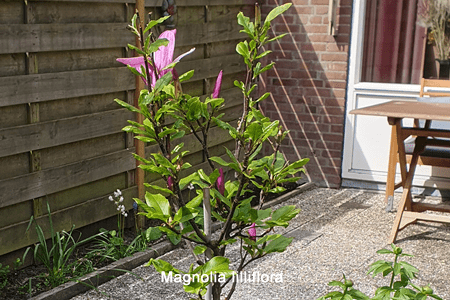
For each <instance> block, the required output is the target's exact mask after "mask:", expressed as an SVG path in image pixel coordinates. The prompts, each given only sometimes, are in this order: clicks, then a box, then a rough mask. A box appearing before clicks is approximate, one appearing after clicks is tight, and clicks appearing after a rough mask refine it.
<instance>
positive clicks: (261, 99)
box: [255, 92, 270, 103]
mask: <svg viewBox="0 0 450 300" xmlns="http://www.w3.org/2000/svg"><path fill="white" fill-rule="evenodd" d="M269 96H270V92H267V93H264V95H262V96H261V97H259V98H258V100H256V101H255V102H256V103H258V102H261V101H263V100H264V99H266V98H267V97H269Z"/></svg>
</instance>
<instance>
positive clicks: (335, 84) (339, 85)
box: [325, 80, 347, 89]
mask: <svg viewBox="0 0 450 300" xmlns="http://www.w3.org/2000/svg"><path fill="white" fill-rule="evenodd" d="M325 87H329V88H332V89H345V88H346V87H347V81H343V80H342V81H341V80H339V81H338V80H326V81H325Z"/></svg>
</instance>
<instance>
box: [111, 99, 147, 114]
mask: <svg viewBox="0 0 450 300" xmlns="http://www.w3.org/2000/svg"><path fill="white" fill-rule="evenodd" d="M114 101H115V102H116V103H117V104H119V105H121V106H123V107H125V108H126V109H128V110H129V111H132V112H136V113H139V114H142V112H141V111H140V110H139V109H137V108H136V107H134V106H133V105H131V104H128V103H126V102H124V101H122V100H120V99H114Z"/></svg>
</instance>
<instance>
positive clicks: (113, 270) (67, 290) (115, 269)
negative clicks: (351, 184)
mask: <svg viewBox="0 0 450 300" xmlns="http://www.w3.org/2000/svg"><path fill="white" fill-rule="evenodd" d="M314 187H315V185H314V183H311V182H308V183H305V184H303V185H301V186H299V187H297V188H296V189H294V190H292V191H290V192H288V193H286V194H284V195H282V196H280V197H278V198H276V199H274V200H272V201H269V202H267V203H265V204H264V205H263V207H262V208H263V209H266V208H268V207H272V206H274V205H277V204H279V203H281V202H284V201H286V200H288V199H289V198H292V197H294V196H295V195H297V194H300V193H302V192H304V191H306V190H309V189H312V188H314ZM218 225H219V224H214V225H213V230H217V229H219V228H220V227H219V226H218ZM175 248H177V246H174V245H173V244H172V243H170V242H169V241H162V242H160V243H158V244H156V245H154V246H153V247H152V249H150V250H147V251H144V252H137V253H135V254H133V255H132V256H129V257H125V258H122V259H120V260H118V261H115V262H113V263H111V264H109V265H107V266H105V267H103V268H100V269H98V270H97V271H95V272H92V273H89V274H87V275H85V276H83V277H82V278H81V279H80V280H79V281H77V282H74V281H71V282H67V283H65V284H62V285H60V286H58V287H56V288H54V289H51V290H50V291H47V292H44V293H41V294H39V295H37V296H35V297H33V298H31V300H63V299H70V298H72V297H75V296H77V295H79V294H81V293H84V292H86V291H88V290H90V289H91V286H95V287H97V286H99V285H100V284H103V283H105V282H107V281H109V280H111V279H113V278H115V277H117V276H120V275H123V274H124V272H123V271H121V270H132V269H134V268H137V267H138V266H140V265H142V264H144V263H146V262H148V261H149V260H150V258H156V257H158V256H161V255H163V254H166V253H168V252H169V251H172V250H173V249H175Z"/></svg>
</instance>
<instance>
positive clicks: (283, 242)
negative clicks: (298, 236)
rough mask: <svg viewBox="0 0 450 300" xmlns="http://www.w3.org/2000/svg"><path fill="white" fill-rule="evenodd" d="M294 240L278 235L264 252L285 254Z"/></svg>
mask: <svg viewBox="0 0 450 300" xmlns="http://www.w3.org/2000/svg"><path fill="white" fill-rule="evenodd" d="M293 239H294V238H292V237H291V238H287V237H285V236H283V235H280V234H278V235H277V237H276V238H275V239H273V240H272V241H271V242H270V243H269V244H268V245H267V246H266V247H264V252H266V253H272V252H283V251H284V250H286V248H287V246H289V245H290V244H291V242H292V240H293Z"/></svg>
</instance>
